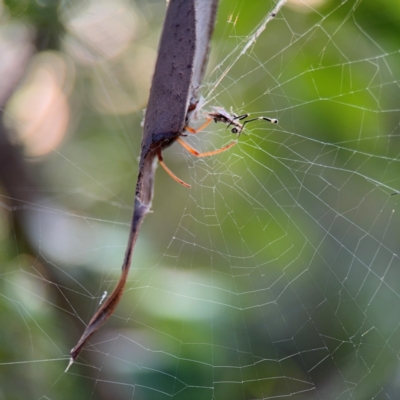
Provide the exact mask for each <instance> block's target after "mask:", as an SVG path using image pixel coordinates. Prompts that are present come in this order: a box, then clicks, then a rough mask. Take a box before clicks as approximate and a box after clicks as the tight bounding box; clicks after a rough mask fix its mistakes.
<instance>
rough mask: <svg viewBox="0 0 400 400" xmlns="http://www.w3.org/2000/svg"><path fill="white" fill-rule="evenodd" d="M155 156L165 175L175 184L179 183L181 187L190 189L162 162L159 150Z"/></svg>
mask: <svg viewBox="0 0 400 400" xmlns="http://www.w3.org/2000/svg"><path fill="white" fill-rule="evenodd" d="M157 156H158V162H159V163H160V165H161V166H162V167H163V168H164V169H165V171H166V173H167V174H168V175H169V176H170V177H171V178H172V179H173V180H175V181H176V182H178V183H180V184H181V185H183V186H185V187H187V188H190V185H189V184H188V183H186V182H184V181H183V180H182V179H179V178H178V177H177V176H176V175H175V174H174V173H173V172H172V171H171V170H170V169H169V168H168V167H167V166H166V165H165V163H164V161H163V156H162V154H161V150H158V152H157Z"/></svg>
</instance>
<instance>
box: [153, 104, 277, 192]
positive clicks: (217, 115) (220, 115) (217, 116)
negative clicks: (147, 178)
mask: <svg viewBox="0 0 400 400" xmlns="http://www.w3.org/2000/svg"><path fill="white" fill-rule="evenodd" d="M212 108H213V111H212V112H209V113H207V114H206V122H204V124H202V125H201V126H199V127H198V128H196V129H194V128H191V127H190V126H185V128H184V131H187V132H190V133H192V134H194V135H195V134H197V133H199V132H201V131H202V130H203V129H205V128H206V127H207V126H208V125H209V124H210V123H211V122H212V121H214V122H215V123H217V122H222V123H224V124H227V125H228V126H227V128H226V129H228V128H229V127H230V126H233V127H232V128H231V132H232V133H233V134H236V135H238V137H239V136H240V135H241V133H242V131H243V129H244V127H245V125H246V124H247V123H249V122H253V121H259V120H264V121H268V122H271V123H272V124H277V123H278V120H277V119H276V118H268V117H257V118H252V119H248V120H247V121H244V122H243V123H240V122H239V121H242V120H244V119H246V118H247V117H249V115H250V114H242V115H236V114H229V113H228V112H227V111H225V110H224V109H223V108H222V107H212ZM181 136H186V135H184V134H182V135H181ZM176 140H177V142H178V143H179V144H180V145H181V146H182V147H183V148H184V149H185V150H187V151H188V152H189V153H191V154H193V155H194V156H196V157H208V156H213V155H215V154H219V153H222V152H223V151H226V150H228V149H230V148H231V147H232V146H234V145H235V144H236V143H237V141H236V140H235V141H233V142H231V143H229V144H227V145H226V146H223V147H221V148H220V149H217V150H213V151H206V152H204V153H200V152H198V151H197V150H196V149H194V148H193V147H192V146H190V145H188V144H187V143H186V142H185V141H184V140H182V139H181V138H180V137H178V138H177V139H176ZM158 160H159V162H160V164H161V166H162V167H163V168H164V169H165V171H166V172H167V173H168V175H169V176H171V178H172V179H174V180H175V181H176V182H178V183H180V184H181V185H183V186H185V187H188V188H190V185H189V184H188V183H186V182H184V181H183V180H182V179H179V178H178V177H177V176H176V175H175V174H174V173H173V172H172V171H171V170H170V169H169V168H168V167H167V166H166V165H165V163H164V161H163V158H162V155H161V152H159V153H158Z"/></svg>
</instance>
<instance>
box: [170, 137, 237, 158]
mask: <svg viewBox="0 0 400 400" xmlns="http://www.w3.org/2000/svg"><path fill="white" fill-rule="evenodd" d="M176 141H177V142H178V143H179V144H180V145H181V146H182V147H183V148H184V149H185V150H187V151H188V152H189V153H191V154H193V155H194V156H196V157H209V156H213V155H215V154H219V153H222V152H223V151H226V150H228V149H230V148H231V147H232V146H234V145H235V144H236V143H237V142H236V141H233V142H230V143H229V144H227V145H226V146H223V147H221V148H220V149H217V150H213V151H206V152H205V153H200V152H198V151H197V150H196V149H194V148H193V147H192V146H189V145H188V144H187V143H186V142H185V141H183V140H182V139H181V138H179V137H178V138H177V139H176Z"/></svg>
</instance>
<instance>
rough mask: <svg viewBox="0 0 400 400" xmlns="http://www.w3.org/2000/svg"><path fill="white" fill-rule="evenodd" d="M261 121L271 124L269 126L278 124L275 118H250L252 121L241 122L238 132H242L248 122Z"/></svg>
mask: <svg viewBox="0 0 400 400" xmlns="http://www.w3.org/2000/svg"><path fill="white" fill-rule="evenodd" d="M262 120H264V121H268V122H271V124H277V123H278V120H277V119H276V118H268V117H257V118H252V119H248V120H247V121H244V122H243V125H242V129H241V130H240V132H242V130H243V128H244V126H245V125H246V124H247V123H248V122H253V121H262Z"/></svg>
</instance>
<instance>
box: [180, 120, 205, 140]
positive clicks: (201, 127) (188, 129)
mask: <svg viewBox="0 0 400 400" xmlns="http://www.w3.org/2000/svg"><path fill="white" fill-rule="evenodd" d="M212 120H213V119H212V118H207V120H206V122H204V124H203V125H200V126H199V127H198V128H197V129H194V128H191V127H190V126H185V130H186V131H188V132H190V133H193V134H194V135H195V134H196V133H199V132H200V131H202V130H203V129H204V128H206V127H207V126H208V125H210V123H211V121H212ZM182 136H183V135H182Z"/></svg>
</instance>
